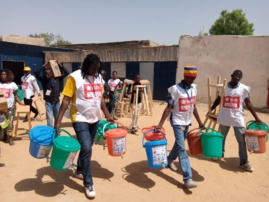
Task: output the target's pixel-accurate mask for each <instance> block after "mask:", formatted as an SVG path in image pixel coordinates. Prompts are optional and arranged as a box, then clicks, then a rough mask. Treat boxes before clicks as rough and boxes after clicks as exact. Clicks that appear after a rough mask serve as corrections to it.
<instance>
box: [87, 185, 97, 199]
mask: <svg viewBox="0 0 269 202" xmlns="http://www.w3.org/2000/svg"><path fill="white" fill-rule="evenodd" d="M85 191H86V196H87V197H89V198H94V197H95V196H96V193H95V191H94V188H93V186H89V187H85Z"/></svg>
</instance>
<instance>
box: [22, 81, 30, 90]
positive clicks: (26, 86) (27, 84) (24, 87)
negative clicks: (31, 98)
mask: <svg viewBox="0 0 269 202" xmlns="http://www.w3.org/2000/svg"><path fill="white" fill-rule="evenodd" d="M28 86H29V83H28V82H22V88H23V89H25V90H26V89H28Z"/></svg>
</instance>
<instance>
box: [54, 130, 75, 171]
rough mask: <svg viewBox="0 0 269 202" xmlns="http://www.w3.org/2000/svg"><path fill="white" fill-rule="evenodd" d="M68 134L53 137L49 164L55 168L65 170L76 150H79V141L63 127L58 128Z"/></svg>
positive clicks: (73, 157)
mask: <svg viewBox="0 0 269 202" xmlns="http://www.w3.org/2000/svg"><path fill="white" fill-rule="evenodd" d="M59 130H60V131H63V132H65V133H66V134H67V135H68V136H64V135H61V136H58V137H57V138H54V137H53V149H52V153H51V159H50V166H51V167H52V168H54V169H55V170H59V171H65V170H68V169H69V168H70V167H71V166H72V165H73V161H74V159H75V157H76V154H77V152H78V151H79V150H80V144H79V142H78V141H77V140H76V139H75V138H73V137H72V135H71V134H70V133H69V132H67V131H66V130H64V129H59Z"/></svg>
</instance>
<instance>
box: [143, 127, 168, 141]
mask: <svg viewBox="0 0 269 202" xmlns="http://www.w3.org/2000/svg"><path fill="white" fill-rule="evenodd" d="M155 128H156V126H149V127H146V128H142V133H143V134H146V136H145V139H146V140H148V141H154V140H164V139H165V137H164V136H163V135H165V129H164V128H161V130H160V131H161V132H159V131H155Z"/></svg>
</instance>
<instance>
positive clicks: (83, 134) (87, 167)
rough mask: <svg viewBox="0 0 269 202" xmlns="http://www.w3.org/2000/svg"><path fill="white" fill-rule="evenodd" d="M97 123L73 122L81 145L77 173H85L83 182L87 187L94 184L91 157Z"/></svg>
mask: <svg viewBox="0 0 269 202" xmlns="http://www.w3.org/2000/svg"><path fill="white" fill-rule="evenodd" d="M97 124H98V122H96V123H93V124H88V123H85V122H75V123H73V128H74V130H75V132H76V135H77V138H78V142H79V143H80V145H81V149H80V152H79V156H78V166H77V174H82V175H83V184H84V186H85V187H89V186H92V185H93V180H92V170H91V158H92V145H93V142H94V138H95V134H96V131H97Z"/></svg>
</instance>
